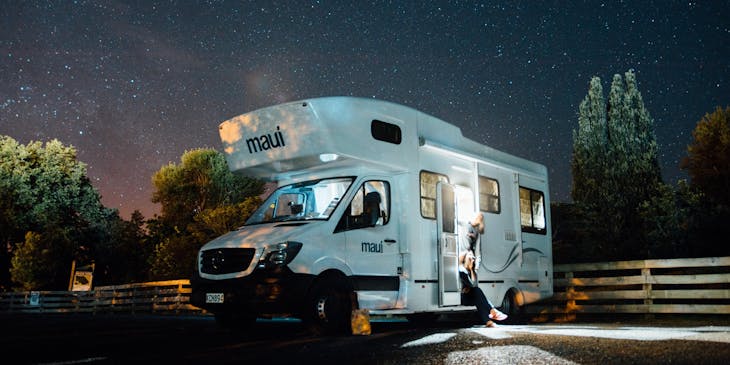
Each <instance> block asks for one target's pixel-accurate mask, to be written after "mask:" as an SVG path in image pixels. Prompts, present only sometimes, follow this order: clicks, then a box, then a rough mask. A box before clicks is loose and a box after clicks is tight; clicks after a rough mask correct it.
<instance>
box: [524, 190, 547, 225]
mask: <svg viewBox="0 0 730 365" xmlns="http://www.w3.org/2000/svg"><path fill="white" fill-rule="evenodd" d="M520 222H521V225H522V231H523V232H530V233H539V234H546V231H545V196H544V195H543V193H542V192H541V191H537V190H532V189H528V188H523V187H521V186H520Z"/></svg>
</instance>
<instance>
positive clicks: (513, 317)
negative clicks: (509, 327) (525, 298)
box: [500, 290, 525, 324]
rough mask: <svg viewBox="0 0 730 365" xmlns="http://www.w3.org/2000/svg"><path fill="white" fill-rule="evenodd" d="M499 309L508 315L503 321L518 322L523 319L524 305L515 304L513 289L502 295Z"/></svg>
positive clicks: (515, 296)
mask: <svg viewBox="0 0 730 365" xmlns="http://www.w3.org/2000/svg"><path fill="white" fill-rule="evenodd" d="M500 310H501V311H502V312H503V313H504V314H506V315H507V316H508V317H507V319H506V320H504V323H508V324H520V323H524V321H525V307H524V306H519V305H518V304H517V292H515V291H514V290H510V291H508V292H507V294H505V295H504V299H503V300H502V307H501V308H500Z"/></svg>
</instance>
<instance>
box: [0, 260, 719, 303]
mask: <svg viewBox="0 0 730 365" xmlns="http://www.w3.org/2000/svg"><path fill="white" fill-rule="evenodd" d="M553 271H554V280H553V282H554V292H555V294H554V295H553V297H552V298H551V299H549V300H546V301H543V302H540V303H536V304H532V305H529V306H528V307H527V309H528V313H529V314H532V315H564V316H574V315H577V314H582V313H583V314H599V313H627V314H628V313H634V314H642V313H643V314H654V313H685V314H690V313H692V314H723V315H724V314H730V257H709V258H697V259H670V260H636V261H618V262H600V263H583V264H563V265H555V267H554V270H553ZM190 293H191V288H190V282H189V280H170V281H156V282H148V283H136V284H125V285H113V286H100V287H96V288H94V290H91V291H75V292H68V291H40V292H15V293H0V311H4V312H18V313H41V312H43V313H65V312H91V313H101V312H105V313H106V312H127V313H137V312H140V313H144V312H152V313H173V314H185V313H187V314H193V313H205V311H203V310H202V309H200V308H197V307H195V306H193V305H191V304H190Z"/></svg>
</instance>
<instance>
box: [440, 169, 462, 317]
mask: <svg viewBox="0 0 730 365" xmlns="http://www.w3.org/2000/svg"><path fill="white" fill-rule="evenodd" d="M456 212H457V209H456V193H455V189H454V186H453V185H450V184H447V183H444V182H439V183H438V184H437V185H436V226H437V228H436V235H437V236H436V237H437V241H438V242H437V247H438V249H437V252H438V266H439V268H438V271H439V305H440V306H453V305H459V304H461V291H460V285H459V244H458V243H459V235H458V230H457V221H456V218H457V215H456Z"/></svg>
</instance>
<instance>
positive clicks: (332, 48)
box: [0, 0, 730, 218]
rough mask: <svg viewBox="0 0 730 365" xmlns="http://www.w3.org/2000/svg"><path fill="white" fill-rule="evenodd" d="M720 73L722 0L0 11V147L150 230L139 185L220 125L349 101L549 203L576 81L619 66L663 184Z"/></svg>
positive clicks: (146, 198)
mask: <svg viewBox="0 0 730 365" xmlns="http://www.w3.org/2000/svg"><path fill="white" fill-rule="evenodd" d="M728 60H730V2H728V1H707V2H698V3H695V2H692V1H681V2H680V1H635V2H634V1H630V2H623V3H620V2H613V1H610V2H605V3H602V2H600V1H587V2H577V1H566V2H563V1H556V2H552V1H550V2H537V1H506V2H504V3H492V2H490V3H488V4H485V5H481V4H478V3H472V2H463V1H462V2H434V3H430V2H421V1H412V2H409V1H402V2H393V3H390V2H365V1H314V2H305V1H292V2H286V1H284V2H272V1H244V2H237V1H236V2H234V1H208V2H195V1H166V2H154V1H53V2H46V1H14V0H5V1H2V2H1V3H0V134H2V135H9V136H11V137H13V138H15V139H16V140H18V142H20V143H28V142H29V141H48V140H51V139H54V138H55V139H59V140H60V141H61V142H63V143H64V144H67V145H72V146H74V147H76V149H77V150H78V152H79V153H78V158H79V160H81V161H82V162H84V163H86V164H87V165H88V174H89V177H90V178H91V180H92V182H93V183H94V186H95V187H96V188H97V189H98V190H99V192H100V193H101V195H102V202H103V203H104V204H105V205H106V206H108V207H112V208H118V209H119V210H120V213H121V214H122V216H123V217H128V216H129V214H130V213H131V212H132V211H133V210H135V209H138V210H140V211H142V213H143V214H144V215H145V216H146V217H148V218H149V217H151V216H153V215H154V214H155V213H157V212H159V207H158V206H156V205H154V204H152V203H151V202H150V198H151V195H152V191H153V188H152V183H151V177H152V174H153V173H154V172H155V171H157V170H159V169H160V167H162V166H164V165H166V164H168V163H170V162H173V163H177V162H179V160H180V156H181V155H182V154H183V153H184V152H185V151H186V150H190V149H194V148H200V147H210V148H215V149H218V150H221V148H220V147H221V144H220V140H219V137H218V134H217V133H218V124H219V123H220V122H222V121H223V120H225V119H228V118H231V117H233V116H236V115H239V114H242V113H245V112H248V111H251V110H253V109H257V108H260V107H264V106H269V105H273V104H277V103H281V102H285V101H293V100H300V99H305V98H312V97H318V96H334V95H352V96H361V97H369V98H377V99H383V100H388V101H392V102H396V103H399V104H404V105H407V106H410V107H413V108H416V109H419V110H421V111H423V112H426V113H428V114H431V115H434V116H436V117H439V118H441V119H443V120H446V121H448V122H450V123H453V124H455V125H458V126H459V127H461V128H462V132H463V133H464V135H465V136H467V137H469V138H471V139H474V140H476V141H478V142H481V143H484V144H487V145H490V146H492V147H494V148H497V149H500V150H503V151H505V152H508V153H512V154H515V155H518V156H521V157H524V158H527V159H531V160H535V161H537V162H540V163H542V164H545V165H546V166H547V167H548V169H549V173H550V179H551V196H552V199H553V201H563V202H565V201H569V200H570V185H571V175H570V159H571V151H572V130H573V129H574V128H576V126H577V109H578V104H579V103H580V101H581V100H582V99H583V97H584V96H585V95H586V93H587V89H588V82H589V81H590V78H591V77H592V76H599V77H601V79H602V80H603V84H604V88H607V87H608V86H609V82H610V80H611V77H612V76H613V74H615V73H621V74H623V73H624V72H626V71H627V70H629V69H633V70H635V72H636V74H637V78H638V82H639V90H640V91H641V93H642V96H643V98H644V101H645V103H646V105H647V108H648V109H649V112H650V114H651V116H652V117H653V118H654V122H655V128H656V133H657V140H658V143H659V148H660V156H659V158H660V163H661V167H662V172H663V174H664V178H665V180H666V182H669V183H676V180H677V179H680V178H685V177H686V174H685V173H684V171H681V170H680V169H679V167H678V164H679V161H680V159H681V158H682V157H683V156H685V155H686V147H687V145H688V144H689V143H690V142H691V138H692V136H691V133H692V130H693V129H694V126H695V125H696V123H697V122H698V121H699V120H700V119H701V118H702V117H703V116H704V115H705V114H706V113H709V112H712V111H714V110H715V108H716V107H718V106H722V107H725V106H728V105H730V61H728Z"/></svg>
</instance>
